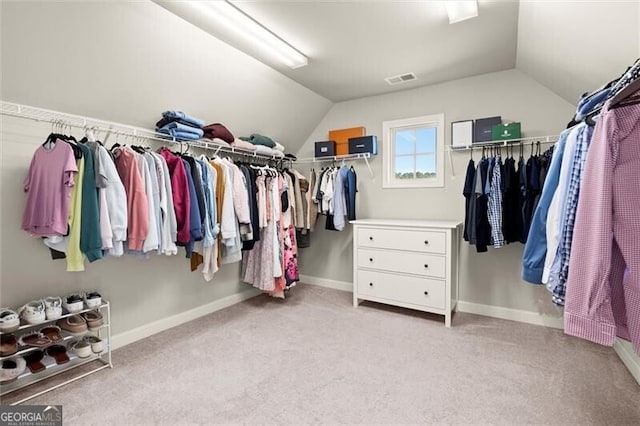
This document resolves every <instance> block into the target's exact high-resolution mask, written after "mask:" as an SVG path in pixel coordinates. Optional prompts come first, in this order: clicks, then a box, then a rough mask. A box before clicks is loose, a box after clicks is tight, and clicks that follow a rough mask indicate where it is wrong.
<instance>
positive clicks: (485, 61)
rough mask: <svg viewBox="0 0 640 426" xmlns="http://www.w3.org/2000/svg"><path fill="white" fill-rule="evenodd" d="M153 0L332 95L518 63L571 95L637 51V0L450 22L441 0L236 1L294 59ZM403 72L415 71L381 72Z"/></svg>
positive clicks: (504, 4)
mask: <svg viewBox="0 0 640 426" xmlns="http://www.w3.org/2000/svg"><path fill="white" fill-rule="evenodd" d="M154 1H156V2H157V3H159V4H161V5H162V6H163V7H165V8H167V9H169V10H171V11H172V12H174V13H176V14H177V15H179V16H182V17H183V18H185V19H187V20H189V21H190V22H192V23H194V24H195V25H197V26H199V27H201V28H202V29H204V30H205V31H208V32H210V33H211V34H213V35H214V36H216V37H218V38H220V39H222V40H223V41H226V42H228V43H229V44H232V45H234V46H235V47H237V48H238V49H240V50H243V51H245V52H246V53H248V54H251V55H253V56H255V57H257V58H258V59H260V60H261V61H263V62H265V63H267V64H268V65H270V66H272V67H273V68H275V69H277V70H278V71H280V72H282V73H283V74H285V75H287V76H288V77H290V78H292V79H293V80H295V81H297V82H298V83H300V84H302V85H303V86H306V87H308V88H309V89H311V90H313V91H315V92H316V93H318V94H320V95H322V96H324V97H326V98H328V99H330V100H332V101H334V102H339V101H344V100H349V99H355V98H361V97H365V96H371V95H376V94H381V93H387V92H392V91H397V90H406V89H411V88H415V87H419V86H424V85H430V84H435V83H440V82H444V81H449V80H455V79H459V78H463V77H469V76H473V75H479V74H484V73H489V72H494V71H500V70H505V69H511V68H514V67H517V68H519V69H520V70H522V71H523V72H525V73H527V74H529V75H530V76H531V77H533V78H534V79H536V80H538V81H539V82H541V83H542V84H544V85H546V86H547V87H549V88H550V89H551V90H553V91H554V92H556V93H557V94H558V95H560V96H561V97H563V98H564V99H566V100H567V101H569V102H571V103H575V102H576V101H577V99H578V97H579V95H580V94H581V93H583V92H585V91H588V90H592V89H595V88H597V87H598V86H600V85H602V84H603V83H605V82H607V81H609V80H611V79H613V78H615V77H616V76H617V75H619V74H620V73H622V72H623V71H624V69H625V67H626V66H628V65H630V64H631V63H632V62H633V61H634V60H635V58H637V57H638V56H640V3H639V2H636V1H633V2H629V1H623V2H613V1H600V2H598V1H555V0H554V1H551V0H538V1H521V2H518V1H517V0H503V1H489V0H479V2H478V3H479V16H478V17H477V18H474V19H470V20H467V21H463V22H459V23H456V24H449V21H448V18H447V14H446V9H445V6H444V4H443V3H444V2H442V1H411V2H399V1H376V2H368V1H303V0H297V1H255V0H254V1H234V4H236V5H237V6H238V7H239V8H240V9H242V10H243V11H245V12H246V13H248V14H249V15H251V16H252V17H253V18H255V19H256V20H257V21H259V22H261V23H262V24H263V25H265V26H266V27H268V28H269V29H271V30H272V31H273V32H275V33H276V34H278V35H279V36H281V37H282V38H284V39H285V40H287V41H288V42H289V43H290V44H292V45H293V46H295V47H296V48H298V49H299V50H300V51H302V52H303V53H305V54H306V55H307V56H308V57H309V64H308V65H307V66H306V67H302V68H298V69H289V68H287V67H286V66H284V65H281V64H279V63H278V62H275V61H274V60H273V59H272V58H271V57H269V56H268V55H267V54H265V52H261V51H258V50H257V48H256V47H255V46H252V45H250V44H248V43H247V42H246V41H244V40H242V39H240V38H239V37H238V36H235V35H230V34H228V33H224V32H223V31H221V30H220V28H218V27H217V26H216V25H215V24H214V23H212V22H210V21H209V20H208V19H207V17H206V16H201V14H199V13H198V11H197V9H194V8H192V7H189V5H188V2H168V1H162V0H154ZM408 72H413V73H415V74H416V76H417V77H418V78H417V80H415V81H412V82H409V83H404V84H400V85H395V86H390V85H388V84H387V83H386V82H385V80H384V79H385V77H390V76H395V75H398V74H404V73H408Z"/></svg>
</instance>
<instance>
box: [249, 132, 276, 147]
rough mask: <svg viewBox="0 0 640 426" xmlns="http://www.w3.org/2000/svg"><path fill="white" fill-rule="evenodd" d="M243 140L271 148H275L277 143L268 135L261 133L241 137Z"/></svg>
mask: <svg viewBox="0 0 640 426" xmlns="http://www.w3.org/2000/svg"><path fill="white" fill-rule="evenodd" d="M240 139H242V140H243V141H247V142H251V143H252V144H254V145H262V146H267V147H269V148H273V147H274V146H276V143H275V142H274V141H273V139H271V138H270V137H268V136H263V135H259V134H257V133H254V134H252V135H251V136H250V137H248V138H247V137H242V136H241V137H240Z"/></svg>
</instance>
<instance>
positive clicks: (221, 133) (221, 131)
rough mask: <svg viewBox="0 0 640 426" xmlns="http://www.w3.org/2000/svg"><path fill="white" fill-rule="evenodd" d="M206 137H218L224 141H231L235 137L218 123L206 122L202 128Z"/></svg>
mask: <svg viewBox="0 0 640 426" xmlns="http://www.w3.org/2000/svg"><path fill="white" fill-rule="evenodd" d="M202 130H204V134H205V136H206V137H208V138H220V139H222V140H223V141H225V142H226V143H233V140H234V139H235V138H234V137H233V135H232V134H231V132H230V131H229V130H228V129H227V128H226V127H224V125H222V124H220V123H215V124H208V125H206V126H204V127H203V128H202Z"/></svg>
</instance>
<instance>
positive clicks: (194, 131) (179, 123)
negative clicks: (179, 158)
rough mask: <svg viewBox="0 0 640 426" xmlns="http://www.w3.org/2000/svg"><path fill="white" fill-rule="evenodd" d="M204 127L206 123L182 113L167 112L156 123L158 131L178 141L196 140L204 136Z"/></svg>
mask: <svg viewBox="0 0 640 426" xmlns="http://www.w3.org/2000/svg"><path fill="white" fill-rule="evenodd" d="M203 126H204V121H202V120H200V119H199V118H194V117H191V116H189V115H187V114H186V113H184V112H182V111H165V112H163V113H162V120H160V121H158V122H157V123H156V127H157V129H156V131H157V132H158V133H162V134H163V135H167V136H170V137H173V138H176V139H182V140H196V139H200V138H201V137H202V136H203V135H204V131H203V130H202V127H203Z"/></svg>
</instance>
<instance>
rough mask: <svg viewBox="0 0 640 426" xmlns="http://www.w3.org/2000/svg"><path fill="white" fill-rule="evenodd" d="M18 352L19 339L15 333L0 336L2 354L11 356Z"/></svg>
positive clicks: (0, 353) (0, 352) (0, 354)
mask: <svg viewBox="0 0 640 426" xmlns="http://www.w3.org/2000/svg"><path fill="white" fill-rule="evenodd" d="M16 352H18V339H16V336H14V335H13V334H3V335H2V336H0V356H9V355H13V354H15V353H16Z"/></svg>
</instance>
